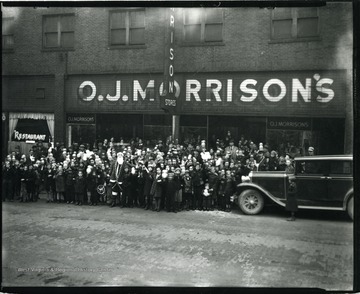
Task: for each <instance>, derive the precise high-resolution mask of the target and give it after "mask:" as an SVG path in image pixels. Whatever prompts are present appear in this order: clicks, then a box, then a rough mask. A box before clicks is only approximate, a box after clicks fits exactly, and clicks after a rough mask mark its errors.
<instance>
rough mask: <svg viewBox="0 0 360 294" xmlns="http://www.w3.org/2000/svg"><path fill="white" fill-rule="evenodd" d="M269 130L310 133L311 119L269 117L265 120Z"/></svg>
mask: <svg viewBox="0 0 360 294" xmlns="http://www.w3.org/2000/svg"><path fill="white" fill-rule="evenodd" d="M267 128H268V129H269V130H303V131H311V129H312V121H311V118H291V117H269V118H268V119H267Z"/></svg>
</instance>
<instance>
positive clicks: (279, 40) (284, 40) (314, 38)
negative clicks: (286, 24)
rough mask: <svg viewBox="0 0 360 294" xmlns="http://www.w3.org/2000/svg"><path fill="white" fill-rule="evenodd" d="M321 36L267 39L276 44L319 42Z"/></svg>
mask: <svg viewBox="0 0 360 294" xmlns="http://www.w3.org/2000/svg"><path fill="white" fill-rule="evenodd" d="M319 41H321V37H308V38H296V39H295V38H293V39H272V40H270V41H269V44H278V43H299V42H319Z"/></svg>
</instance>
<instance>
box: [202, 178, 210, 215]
mask: <svg viewBox="0 0 360 294" xmlns="http://www.w3.org/2000/svg"><path fill="white" fill-rule="evenodd" d="M202 194H203V205H204V210H206V211H209V210H210V207H211V194H212V189H210V187H209V183H206V184H205V187H204V190H203V193H202Z"/></svg>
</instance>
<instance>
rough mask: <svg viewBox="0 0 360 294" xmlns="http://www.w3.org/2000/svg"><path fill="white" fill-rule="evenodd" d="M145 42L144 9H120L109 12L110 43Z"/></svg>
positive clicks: (141, 43)
mask: <svg viewBox="0 0 360 294" xmlns="http://www.w3.org/2000/svg"><path fill="white" fill-rule="evenodd" d="M143 44H145V11H144V10H120V11H111V12H110V45H111V46H117V45H143Z"/></svg>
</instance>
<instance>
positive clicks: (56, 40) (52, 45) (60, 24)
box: [43, 14, 75, 49]
mask: <svg viewBox="0 0 360 294" xmlns="http://www.w3.org/2000/svg"><path fill="white" fill-rule="evenodd" d="M74 28H75V16H74V15H73V14H64V15H46V16H44V19H43V46H44V48H47V49H72V48H74Z"/></svg>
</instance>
